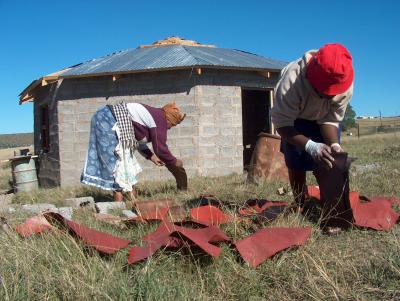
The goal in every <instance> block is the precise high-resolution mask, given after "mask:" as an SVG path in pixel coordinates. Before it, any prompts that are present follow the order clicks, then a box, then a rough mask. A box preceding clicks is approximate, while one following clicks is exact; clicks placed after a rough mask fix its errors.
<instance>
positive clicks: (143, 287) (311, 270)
mask: <svg viewBox="0 0 400 301" xmlns="http://www.w3.org/2000/svg"><path fill="white" fill-rule="evenodd" d="M344 147H345V148H346V149H347V150H348V151H349V152H350V154H351V155H352V156H355V157H357V158H358V160H357V161H356V162H355V163H354V164H356V165H360V166H363V165H365V164H371V163H376V164H377V167H376V169H375V170H373V171H366V172H357V173H356V174H353V176H352V179H351V186H352V188H354V189H358V190H360V191H362V192H363V193H364V194H366V195H370V196H372V195H378V194H379V195H396V196H398V197H400V194H399V188H398V187H399V185H400V177H399V174H398V172H399V170H400V137H399V136H394V135H389V136H388V135H383V136H376V137H373V138H371V139H361V140H357V139H354V140H348V141H346V142H345V143H344ZM352 170H353V171H355V170H356V169H355V167H354V168H353V169H352ZM280 185H281V183H272V184H264V185H260V186H253V185H246V184H245V181H244V177H243V176H241V175H231V176H227V177H221V178H197V179H193V180H192V181H191V182H190V187H191V189H190V191H189V192H187V193H184V192H177V191H176V190H175V188H174V184H173V183H172V182H171V181H168V182H155V183H143V184H141V185H140V194H141V197H142V198H144V199H150V198H158V197H169V198H175V199H177V200H178V201H179V202H182V203H186V204H187V203H189V202H190V201H191V200H193V199H195V198H196V197H198V196H199V195H200V194H215V195H216V196H217V197H218V198H220V199H221V200H224V201H227V202H230V203H233V204H237V205H240V204H241V203H243V202H244V201H245V200H247V199H249V198H255V197H263V198H265V197H267V198H269V199H272V200H280V199H290V197H288V196H286V197H279V196H277V195H276V189H277V188H278V187H279V186H280ZM88 194H92V195H95V196H96V197H97V198H100V197H109V195H107V194H103V193H102V192H101V191H98V190H92V189H87V188H83V187H77V188H75V189H73V190H63V189H49V190H41V191H39V192H37V193H33V194H29V195H28V194H19V195H17V196H16V197H15V199H14V201H15V202H20V203H21V202H39V201H46V202H54V203H59V202H60V201H61V200H62V199H64V198H65V197H68V196H73V195H88ZM226 210H232V209H228V208H227V209H226ZM8 218H9V219H10V221H11V222H12V223H13V224H16V223H18V222H21V221H22V220H23V218H24V216H21V215H9V216H8ZM74 218H75V219H77V220H78V221H80V222H82V223H84V224H86V225H89V226H92V227H95V228H97V229H100V230H103V231H106V232H108V233H112V234H115V235H118V236H120V237H124V238H128V239H130V240H132V241H133V242H134V243H139V244H140V243H141V241H140V238H141V237H142V236H143V235H144V234H146V233H148V232H150V231H152V230H153V229H154V226H152V227H150V228H149V227H146V226H138V227H136V228H132V229H130V230H121V229H117V228H115V227H113V226H108V225H104V224H101V223H98V222H97V221H95V220H94V219H93V218H92V216H91V215H90V214H88V213H84V212H83V213H80V214H77V215H75V217H74ZM305 225H312V226H313V233H312V236H311V238H310V240H309V241H308V242H307V244H306V245H305V246H304V247H302V248H298V249H293V250H289V251H285V252H282V253H280V254H279V255H277V256H275V257H274V258H272V259H271V260H268V261H266V262H265V263H263V264H262V265H260V266H259V267H258V268H256V269H253V268H250V267H248V266H247V265H246V264H244V263H243V262H242V261H241V260H240V259H239V258H238V256H237V254H236V252H235V251H234V250H233V249H230V248H229V247H228V246H226V245H224V246H223V252H222V254H221V256H220V258H219V259H217V260H212V259H210V258H209V257H207V256H204V255H200V254H190V253H182V252H174V253H171V252H167V251H161V252H159V253H157V254H156V255H155V256H153V257H152V258H151V259H149V260H148V261H145V262H141V263H139V264H136V265H133V266H127V265H126V262H127V251H121V252H119V253H117V254H116V255H115V256H112V257H108V258H104V257H100V256H99V255H98V254H97V253H93V252H88V251H87V250H85V249H84V248H83V247H82V246H81V245H80V244H79V243H77V242H76V241H74V240H73V239H71V237H70V236H68V235H60V234H57V235H50V234H46V235H43V236H36V237H33V238H30V239H21V238H19V237H18V236H16V235H13V234H12V235H4V234H1V233H0V254H1V257H0V277H1V278H0V280H1V281H0V299H1V300H55V299H62V300H64V299H65V300H71V299H73V300H87V299H94V300H132V299H134V300H174V299H176V300H193V299H196V300H400V285H399V283H400V240H399V236H400V227H395V228H394V229H393V230H392V231H389V232H375V231H369V230H359V229H353V230H350V231H347V232H346V233H344V234H342V235H340V236H337V237H327V236H324V235H322V234H321V232H320V231H319V229H318V228H317V226H316V225H315V224H312V223H310V222H309V221H308V220H307V219H305V218H303V217H302V216H300V215H296V214H292V215H289V216H286V217H280V218H279V219H278V220H276V221H274V222H273V223H272V225H265V226H305ZM222 228H223V230H224V231H226V232H227V234H229V236H231V237H232V238H233V239H234V240H237V239H240V238H243V237H245V236H247V235H249V234H250V233H252V232H253V231H254V230H255V229H254V227H252V226H249V225H243V224H229V225H226V226H223V227H222Z"/></svg>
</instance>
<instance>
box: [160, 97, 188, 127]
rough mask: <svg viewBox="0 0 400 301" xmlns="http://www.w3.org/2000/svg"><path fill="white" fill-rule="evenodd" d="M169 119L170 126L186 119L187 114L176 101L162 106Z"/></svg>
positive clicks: (166, 117)
mask: <svg viewBox="0 0 400 301" xmlns="http://www.w3.org/2000/svg"><path fill="white" fill-rule="evenodd" d="M162 109H163V111H164V115H165V119H166V120H167V124H168V128H171V127H173V126H176V125H178V124H180V123H181V122H182V120H183V119H185V117H186V114H184V113H183V112H182V111H181V110H180V109H179V108H178V107H177V105H176V104H175V103H168V104H166V105H165V106H163V107H162Z"/></svg>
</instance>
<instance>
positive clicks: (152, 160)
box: [150, 154, 165, 166]
mask: <svg viewBox="0 0 400 301" xmlns="http://www.w3.org/2000/svg"><path fill="white" fill-rule="evenodd" d="M150 160H151V162H153V163H154V164H155V165H157V166H164V165H165V164H164V162H163V161H161V160H160V158H158V157H157V156H156V155H155V154H153V155H152V156H151V157H150Z"/></svg>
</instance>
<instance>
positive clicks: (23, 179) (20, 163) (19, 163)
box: [10, 156, 39, 192]
mask: <svg viewBox="0 0 400 301" xmlns="http://www.w3.org/2000/svg"><path fill="white" fill-rule="evenodd" d="M10 161H11V170H12V177H13V183H14V191H15V192H19V191H25V192H28V191H32V190H35V189H38V187H39V184H38V178H37V173H36V164H35V160H34V158H32V156H17V157H14V158H12V159H11V160H10Z"/></svg>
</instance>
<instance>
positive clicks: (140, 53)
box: [60, 45, 286, 77]
mask: <svg viewBox="0 0 400 301" xmlns="http://www.w3.org/2000/svg"><path fill="white" fill-rule="evenodd" d="M285 65H286V63H285V62H282V61H277V60H273V59H270V58H266V57H263V56H259V55H256V54H252V53H248V52H244V51H240V50H234V49H224V48H213V47H201V46H182V45H179V46H164V47H153V48H136V49H128V50H123V51H119V52H115V53H113V54H110V55H107V56H104V57H101V58H98V59H94V60H92V61H88V62H85V63H82V64H80V65H78V66H75V67H73V68H72V69H70V70H68V71H66V72H65V73H63V74H62V75H61V76H60V77H70V76H71V77H73V76H84V75H95V74H104V73H119V72H129V71H149V70H152V69H155V70H160V69H161V70H162V69H175V68H185V67H214V68H218V67H220V68H233V69H256V70H280V69H282V68H283V67H284V66H285Z"/></svg>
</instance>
